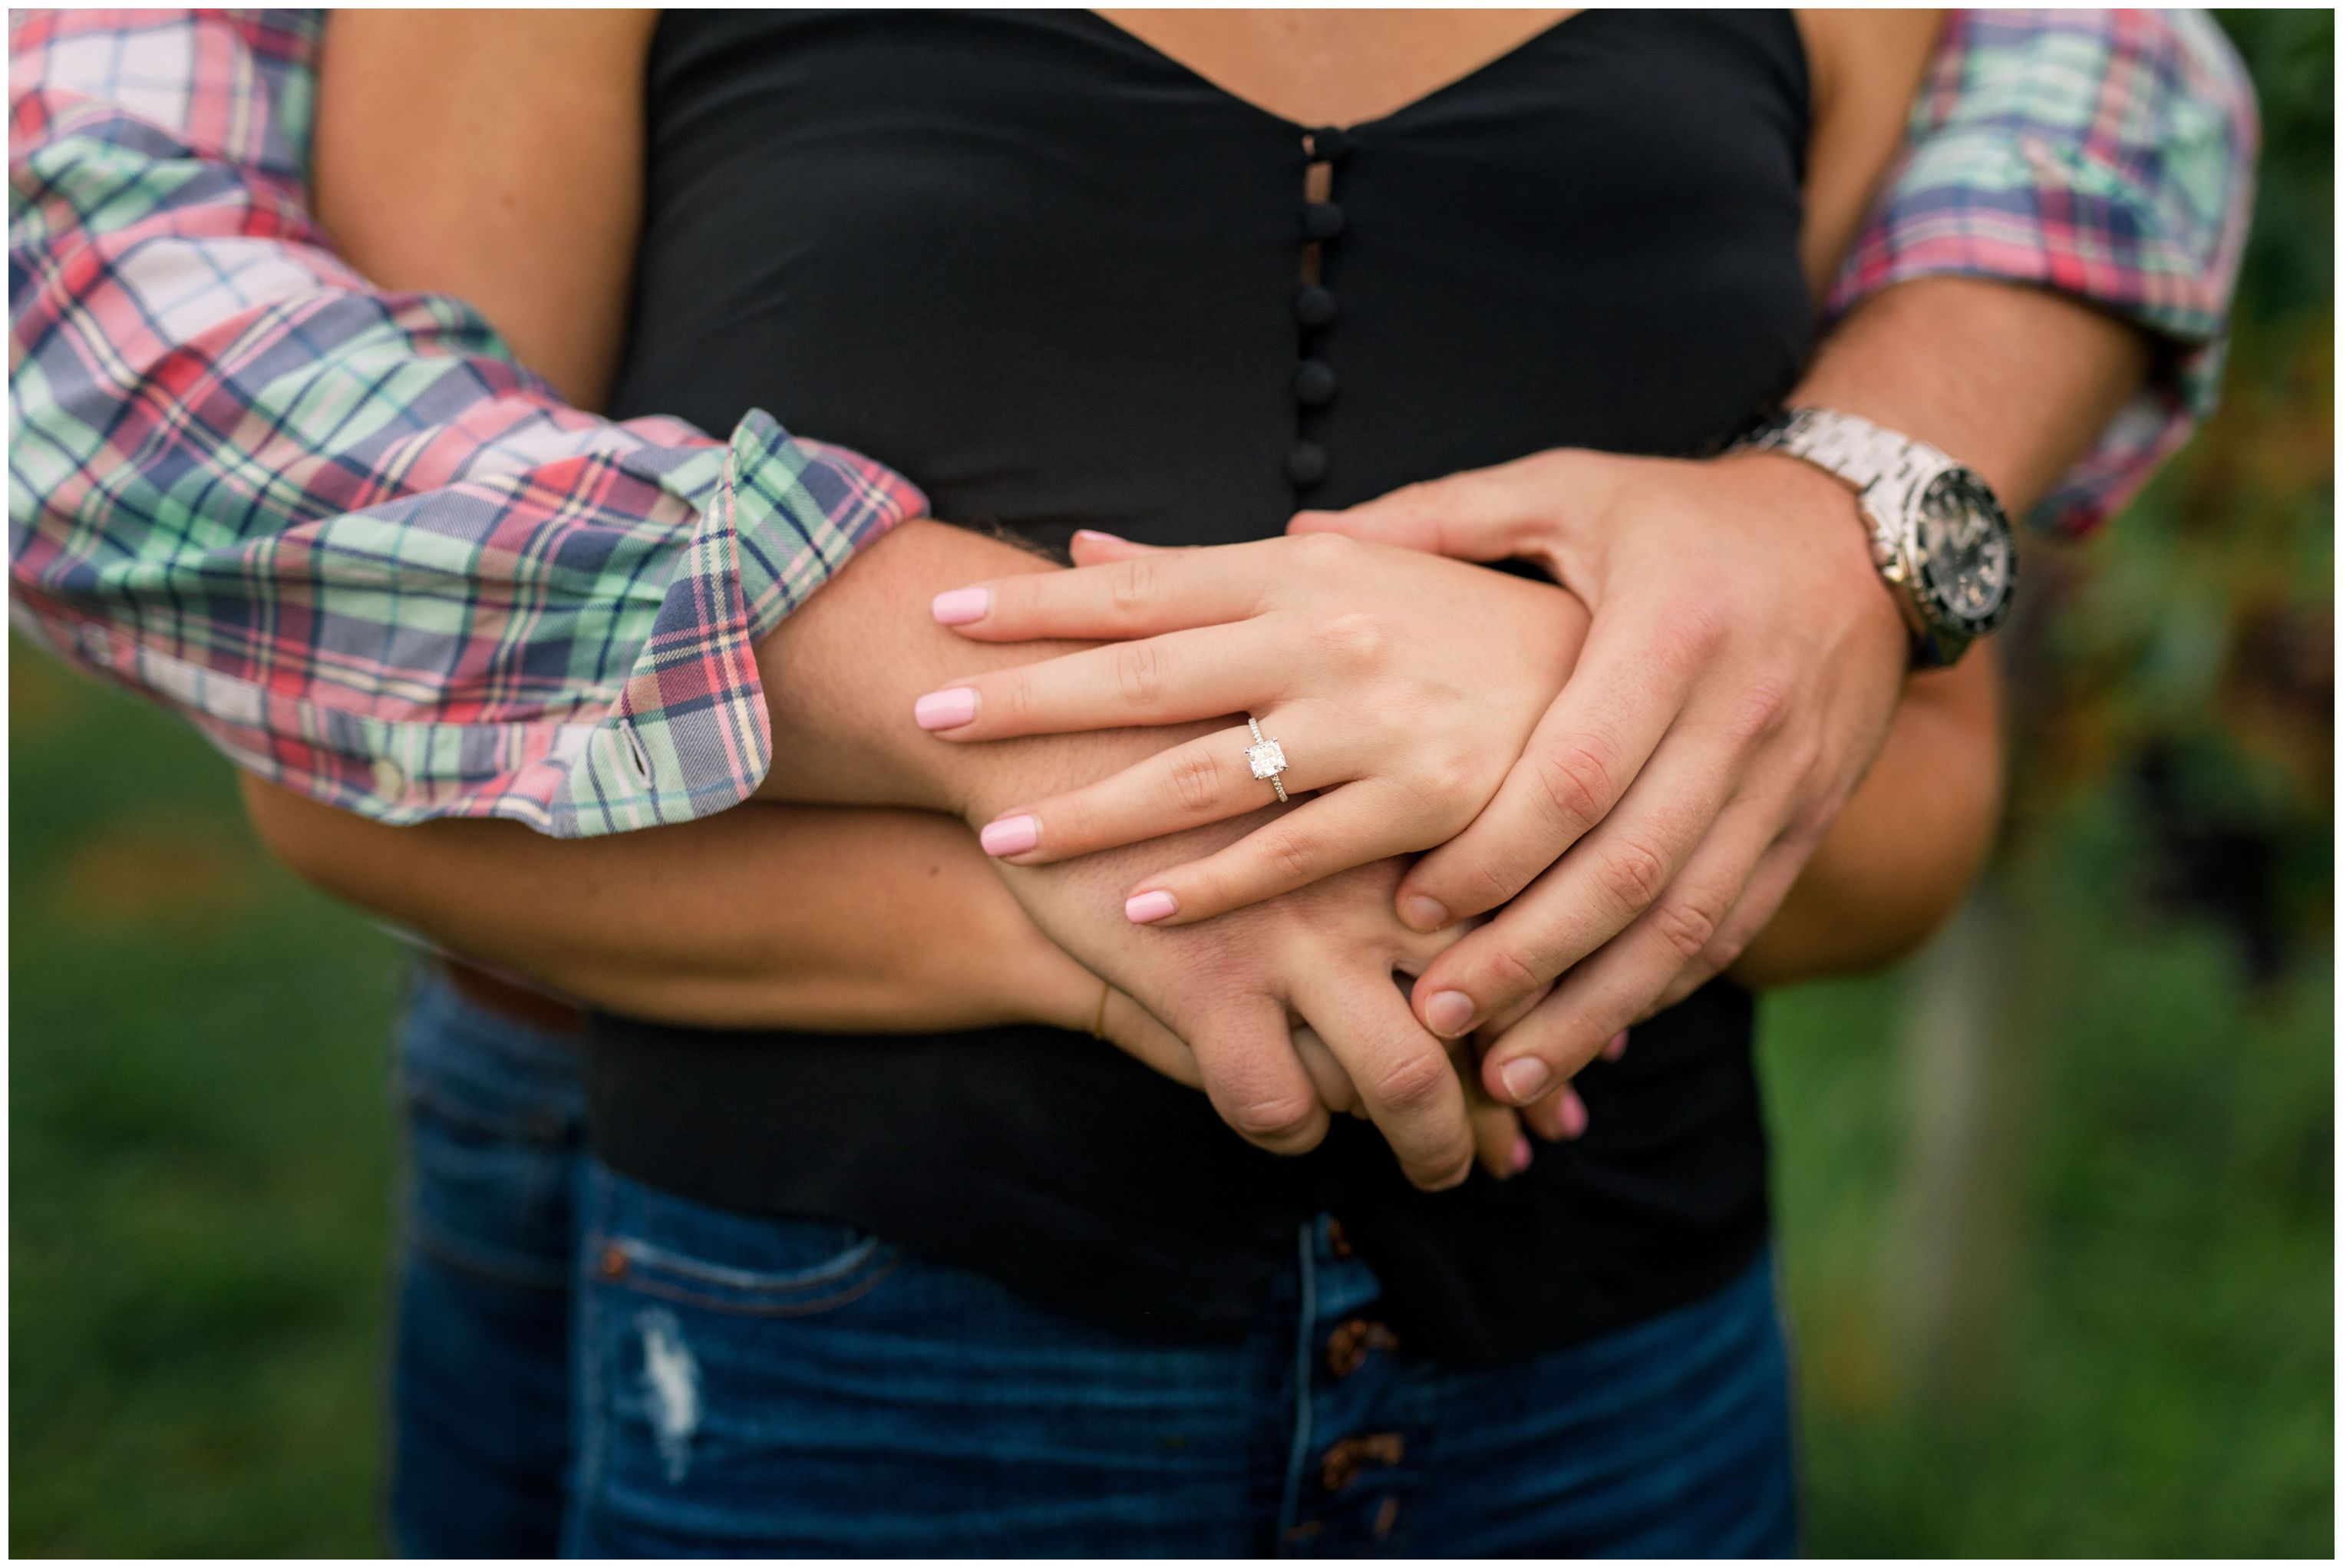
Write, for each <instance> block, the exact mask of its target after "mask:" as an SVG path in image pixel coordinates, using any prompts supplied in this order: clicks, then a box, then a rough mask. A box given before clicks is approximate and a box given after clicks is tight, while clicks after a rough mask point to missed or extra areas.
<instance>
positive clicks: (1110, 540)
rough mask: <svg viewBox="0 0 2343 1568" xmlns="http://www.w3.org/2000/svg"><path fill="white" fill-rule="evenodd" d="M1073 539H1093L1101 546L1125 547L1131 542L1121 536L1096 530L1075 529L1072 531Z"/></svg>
mask: <svg viewBox="0 0 2343 1568" xmlns="http://www.w3.org/2000/svg"><path fill="white" fill-rule="evenodd" d="M1074 538H1078V539H1093V540H1096V541H1097V542H1098V543H1100V544H1102V545H1127V544H1129V543H1130V542H1131V541H1130V540H1129V539H1126V538H1123V537H1122V536H1121V534H1110V533H1103V532H1101V531H1100V530H1099V529H1097V528H1076V529H1075V530H1074Z"/></svg>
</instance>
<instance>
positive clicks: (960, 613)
mask: <svg viewBox="0 0 2343 1568" xmlns="http://www.w3.org/2000/svg"><path fill="white" fill-rule="evenodd" d="M929 608H931V609H932V610H934V612H935V617H936V621H937V623H938V624H939V625H941V626H966V625H967V624H968V623H969V622H970V621H972V620H982V619H983V618H985V617H986V616H987V615H990V613H991V612H992V590H991V589H990V588H953V589H952V590H951V591H950V592H949V593H940V594H938V595H936V600H935V603H934V604H933V605H931V606H930V607H929Z"/></svg>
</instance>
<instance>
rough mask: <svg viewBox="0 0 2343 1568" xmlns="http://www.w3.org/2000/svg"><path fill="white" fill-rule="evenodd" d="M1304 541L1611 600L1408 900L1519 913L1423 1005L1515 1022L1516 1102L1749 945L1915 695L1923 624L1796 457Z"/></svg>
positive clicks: (1485, 479)
mask: <svg viewBox="0 0 2343 1568" xmlns="http://www.w3.org/2000/svg"><path fill="white" fill-rule="evenodd" d="M1292 526H1293V530H1294V531H1295V532H1297V533H1311V532H1327V531H1332V532H1342V533H1347V534H1351V535H1353V536H1354V537H1357V538H1368V539H1376V540H1381V541H1383V542H1385V543H1390V544H1399V545H1406V546H1410V547H1412V548H1418V549H1427V550H1434V551H1437V552H1439V553H1441V554H1443V555H1450V556H1460V557H1463V558H1468V559H1473V560H1502V559H1505V558H1526V559H1530V560H1534V561H1536V562H1538V563H1539V564H1541V565H1542V566H1544V568H1546V569H1547V570H1548V571H1549V572H1551V573H1552V574H1553V575H1554V578H1555V579H1556V580H1557V581H1559V582H1560V583H1561V584H1562V585H1563V586H1564V588H1569V589H1570V590H1572V591H1573V592H1574V593H1575V594H1577V595H1578V597H1579V598H1582V599H1583V600H1584V601H1585V603H1586V606H1587V608H1588V609H1589V610H1590V611H1592V612H1593V616H1594V622H1593V626H1592V627H1591V628H1590V629H1589V631H1588V634H1587V638H1586V645H1585V648H1584V651H1583V652H1582V654H1581V655H1580V658H1579V662H1578V667H1577V669H1576V671H1575V672H1574V674H1573V676H1572V678H1571V680H1570V682H1569V684H1568V685H1567V686H1565V687H1564V689H1563V691H1562V694H1561V696H1560V697H1558V698H1557V699H1555V701H1554V706H1553V707H1552V708H1551V709H1548V711H1547V713H1546V715H1545V718H1544V719H1543V720H1542V721H1541V722H1540V723H1539V725H1538V728H1537V730H1536V733H1535V734H1534V736H1533V737H1532V738H1531V739H1530V743H1529V748H1528V749H1527V751H1525V752H1524V753H1523V757H1522V759H1521V761H1520V762H1519V763H1517V764H1516V765H1515V766H1514V768H1513V771H1512V773H1511V774H1509V775H1508V776H1507V778H1506V779H1505V782H1504V784H1503V787H1502V788H1501V789H1499V790H1498V792H1497V795H1496V798H1495V799H1493V800H1492V801H1491V802H1490V804H1489V806H1488V809H1486V810H1484V811H1483V812H1482V813H1481V815H1480V817H1479V818H1478V819H1475V820H1474V822H1473V825H1472V826H1471V827H1469V828H1467V829H1465V830H1464V831H1463V833H1461V834H1459V835H1458V836H1457V837H1456V838H1455V839H1453V840H1452V841H1451V842H1449V843H1448V844H1446V845H1444V846H1443V847H1442V848H1440V849H1435V850H1433V852H1432V853H1431V854H1429V855H1426V856H1425V857H1424V858H1423V859H1422V860H1421V861H1419V862H1418V863H1417V865H1416V866H1415V868H1414V869H1413V870H1412V871H1410V872H1409V873H1408V875H1407V877H1406V879H1404V881H1403V883H1402V884H1401V886H1400V888H1399V909H1400V911H1401V912H1402V914H1403V916H1404V917H1405V918H1406V920H1407V922H1408V923H1409V924H1410V925H1411V926H1413V927H1415V928H1417V929H1419V930H1433V929H1437V928H1439V927H1441V926H1443V925H1446V924H1447V923H1448V922H1450V921H1453V920H1459V919H1462V918H1463V917H1466V916H1471V915H1477V914H1480V913H1483V911H1486V910H1492V909H1496V908H1497V907H1498V906H1499V905H1503V906H1504V908H1503V910H1500V912H1499V913H1498V914H1497V915H1496V916H1495V918H1494V919H1493V920H1491V921H1490V922H1489V923H1488V924H1487V925H1486V926H1484V927H1483V928H1482V929H1481V930H1478V931H1476V932H1473V934H1472V935H1470V936H1468V937H1466V938H1465V939H1464V940H1462V941H1460V942H1459V943H1457V945H1456V946H1455V947H1453V949H1451V950H1449V951H1448V952H1446V953H1445V954H1443V956H1442V957H1441V958H1439V959H1438V960H1435V961H1434V962H1433V965H1432V967H1431V968H1430V969H1429V970H1426V971H1425V972H1424V975H1423V980H1422V982H1421V983H1420V984H1419V985H1418V986H1417V988H1416V1011H1417V1014H1418V1016H1419V1017H1420V1018H1422V1020H1423V1022H1424V1023H1425V1024H1426V1026H1427V1027H1429V1028H1431V1029H1432V1030H1433V1031H1434V1032H1436V1033H1438V1034H1441V1035H1443V1036H1447V1037H1450V1038H1454V1037H1457V1036H1460V1035H1463V1034H1465V1033H1467V1032H1469V1031H1471V1030H1473V1029H1475V1028H1486V1029H1492V1030H1496V1031H1498V1038H1497V1039H1496V1041H1495V1043H1494V1044H1493V1046H1492V1047H1491V1048H1490V1050H1488V1052H1487V1054H1486V1056H1485V1058H1484V1059H1483V1066H1482V1071H1483V1082H1484V1083H1485V1084H1486V1086H1487V1088H1488V1091H1489V1092H1490V1093H1491V1094H1492V1095H1493V1096H1496V1097H1498V1098H1499V1099H1501V1100H1503V1101H1506V1102H1509V1103H1513V1104H1527V1103H1529V1102H1531V1101H1535V1100H1537V1099H1539V1098H1541V1097H1542V1096H1544V1095H1546V1094H1548V1093H1550V1092H1551V1091H1553V1089H1554V1086H1555V1085H1556V1084H1557V1083H1559V1082H1561V1081H1564V1080H1565V1079H1567V1078H1568V1077H1570V1076H1571V1075H1572V1074H1574V1073H1575V1072H1576V1071H1577V1070H1579V1069H1580V1068H1581V1067H1583V1066H1584V1065H1585V1063H1586V1062H1587V1061H1588V1060H1591V1059H1592V1058H1593V1057H1594V1054H1595V1053H1596V1052H1597V1051H1598V1050H1601V1049H1602V1048H1603V1046H1604V1042H1606V1041H1607V1040H1610V1039H1612V1037H1613V1036H1614V1035H1615V1034H1617V1033H1618V1031H1619V1030H1622V1029H1624V1027H1626V1026H1627V1025H1628V1024H1630V1023H1633V1022H1634V1021H1635V1020H1637V1019H1638V1018H1640V1017H1642V1016H1644V1015H1645V1014H1646V1013H1647V1012H1649V1011H1650V1010H1652V1009H1653V1007H1654V1003H1655V1002H1656V1001H1657V1000H1659V999H1660V997H1661V996H1662V995H1663V994H1664V993H1665V992H1667V991H1669V990H1671V988H1672V987H1673V988H1674V989H1675V990H1679V991H1680V990H1683V989H1684V981H1685V980H1686V979H1687V978H1688V977H1687V975H1686V971H1687V970H1691V971H1692V975H1691V976H1690V977H1689V978H1693V979H1704V978H1706V976H1708V975H1713V974H1715V973H1716V972H1717V971H1718V970H1722V969H1724V968H1725V966H1726V965H1727V964H1729V963H1731V962H1732V961H1733V960H1734V959H1735V957H1736V956H1738V954H1739V953H1740V951H1741V950H1742V948H1743V947H1745V946H1746V945H1747V944H1748V942H1749V941H1750V940H1751V939H1752V938H1754V937H1755V935H1756V934H1757V933H1758V932H1759V931H1760V930H1763V929H1764V928H1765V923H1766V921H1767V920H1770V919H1771V918H1772V916H1773V913H1774V911H1775V909H1776V908H1777V907H1778V906H1779V905H1780V903H1781V902H1782V900H1783V898H1784V897H1785V895H1786V894H1787V893H1788V891H1789V890H1790V887H1791V884H1792V883H1794V882H1795V880H1796V879H1797V876H1798V871H1799V869H1800V868H1801V867H1803V866H1804V865H1805V860H1806V858H1807V857H1808V856H1809V855H1810V854H1812V853H1813V851H1814V849H1815V846H1816V845H1817V844H1819V843H1820V842H1821V840H1822V838H1823V835H1824V834H1825V832H1826V831H1827V830H1828V829H1829V827H1830V824H1831V822H1832V820H1833V819H1835V817H1836V816H1837V814H1838V810H1839V808H1840V807H1841V806H1843V805H1844V804H1845V801H1846V799H1847V798H1848V797H1849V796H1850V795H1851V794H1852V793H1853V792H1854V790H1855V786H1856V784H1857V783H1858V782H1860V781H1861V779H1862V778H1863V774H1864V770H1865V769H1866V768H1867V767H1869V766H1870V763H1871V760H1872V759H1873V758H1874V757H1875V755H1876V754H1877V752H1878V749H1879V747H1880V744H1881V742H1882V741H1883V739H1885V736H1886V733H1887V729H1888V725H1889V722H1890V720H1891V719H1893V717H1894V715H1895V711H1896V700H1897V698H1898V696H1899V694H1900V692H1901V690H1902V688H1903V680H1904V674H1905V670H1906V663H1907V643H1906V633H1905V629H1904V627H1903V623H1902V620H1901V618H1900V617H1899V616H1898V614H1897V612H1896V606H1895V603H1894V601H1893V599H1892V598H1890V597H1889V595H1888V593H1887V591H1886V589H1885V588H1884V587H1883V586H1882V585H1881V583H1880V582H1879V580H1878V578H1877V575H1876V572H1875V569H1874V568H1873V566H1872V563H1871V559H1870V553H1869V549H1868V548H1867V539H1866V535H1865V529H1864V528H1863V527H1862V525H1861V523H1860V521H1859V519H1858V518H1857V516H1856V512H1855V500H1854V497H1853V495H1852V494H1851V493H1850V492H1849V491H1848V490H1846V489H1845V487H1843V486H1841V485H1839V484H1837V483H1836V482H1835V481H1834V480H1832V479H1831V478H1829V477H1827V476H1825V475H1823V474H1821V473H1819V472H1817V471H1816V470H1815V469H1813V468H1811V467H1807V466H1806V465H1805V464H1803V463H1800V462H1798V461H1796V460H1795V459H1791V458H1785V457H1773V456H1764V455H1743V456H1735V457H1725V458H1721V459H1717V460H1715V461H1712V462H1704V463H1689V462H1673V461H1666V460H1663V459H1658V458H1648V457H1614V456H1608V455H1604V454H1600V453H1594V452H1584V451H1573V450H1562V451H1554V452H1546V453H1541V454H1539V455H1537V456H1535V457H1525V458H1523V459H1521V460H1519V461H1517V462H1513V463H1508V464H1505V465H1503V466H1502V467H1494V468H1487V469H1483V470H1480V471H1477V472H1474V473H1468V474H1459V475H1455V476H1453V477H1449V478H1446V479H1442V480H1437V481H1434V482H1433V483H1430V484H1423V485H1415V486H1411V487H1407V488H1406V489H1403V490H1398V491H1395V492H1393V494H1392V495H1389V496H1386V497H1384V498H1382V499H1380V500H1376V501H1373V502H1369V503H1368V504H1366V505H1364V506H1362V507H1356V508H1352V509H1350V510H1349V511H1346V512H1340V513H1303V514H1302V515H1301V516H1299V517H1297V518H1295V519H1294V521H1293V525H1292ZM1508 900H1510V902H1508ZM1614 938H1616V939H1617V940H1613V939H1614ZM1590 955H1591V956H1590ZM1558 976H1560V977H1564V978H1562V980H1561V982H1560V983H1559V984H1558V985H1555V986H1554V990H1552V992H1551V994H1549V995H1545V997H1544V1000H1543V1001H1541V1000H1539V998H1540V995H1541V993H1542V992H1544V988H1545V987H1546V986H1547V985H1548V984H1549V982H1552V981H1554V980H1555V979H1556V977H1558ZM1524 1015H1526V1016H1524Z"/></svg>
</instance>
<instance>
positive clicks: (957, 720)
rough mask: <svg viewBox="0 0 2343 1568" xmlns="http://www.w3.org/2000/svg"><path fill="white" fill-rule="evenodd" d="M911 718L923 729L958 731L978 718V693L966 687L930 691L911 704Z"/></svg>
mask: <svg viewBox="0 0 2343 1568" xmlns="http://www.w3.org/2000/svg"><path fill="white" fill-rule="evenodd" d="M911 717H912V718H913V719H917V720H918V721H919V725H920V729H959V728H960V726H961V725H963V724H966V723H967V722H968V721H969V720H970V719H973V718H975V717H976V693H975V692H973V691H970V689H968V688H967V687H965V686H955V687H953V688H951V689H950V690H948V691H930V692H929V693H928V694H927V695H926V696H925V697H922V698H921V699H920V700H919V701H917V702H915V703H913V704H911Z"/></svg>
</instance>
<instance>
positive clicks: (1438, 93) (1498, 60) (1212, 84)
mask: <svg viewBox="0 0 2343 1568" xmlns="http://www.w3.org/2000/svg"><path fill="white" fill-rule="evenodd" d="M1596 9H1598V8H1597V7H1592V6H1587V7H1581V8H1580V9H1578V10H1575V11H1572V12H1571V13H1570V14H1569V15H1564V16H1557V17H1555V18H1554V20H1553V21H1551V22H1549V23H1547V24H1546V25H1544V26H1543V27H1541V28H1539V29H1538V30H1537V31H1536V32H1534V33H1532V34H1531V35H1529V36H1528V37H1526V38H1523V39H1522V40H1520V41H1519V42H1517V43H1515V44H1513V45H1511V46H1510V47H1508V48H1505V49H1503V50H1501V51H1499V52H1498V53H1497V54H1494V55H1490V56H1489V58H1487V59H1485V60H1483V61H1482V62H1481V63H1480V64H1479V65H1474V66H1472V67H1470V68H1469V69H1467V70H1466V71H1465V72H1464V73H1463V75H1456V76H1451V77H1450V78H1449V79H1448V80H1446V81H1444V82H1442V83H1440V84H1439V85H1436V86H1434V87H1432V88H1430V89H1429V90H1427V91H1425V92H1423V93H1420V94H1418V95H1416V96H1414V97H1413V98H1410V99H1409V100H1408V101H1407V102H1406V103H1404V104H1402V105H1401V106H1399V107H1397V108H1395V109H1392V110H1389V111H1387V112H1385V113H1383V114H1380V115H1375V116H1371V117H1369V118H1367V119H1363V120H1352V121H1350V122H1348V123H1346V124H1342V125H1334V126H1328V125H1309V124H1305V123H1304V122H1302V121H1301V120H1297V119H1294V118H1292V116H1287V115H1282V114H1280V113H1278V112H1277V111H1276V110H1275V109H1272V108H1271V107H1270V106H1268V105H1266V104H1262V103H1259V102H1257V101H1255V100H1254V99H1252V98H1248V97H1246V96H1245V95H1243V94H1242V93H1239V92H1236V91H1234V90H1233V89H1232V88H1229V87H1226V86H1223V85H1222V84H1221V83H1219V82H1216V81H1214V80H1213V79H1212V77H1210V76H1208V75H1205V74H1204V73H1203V72H1202V71H1200V70H1198V69H1197V68H1196V67H1195V66H1193V65H1190V64H1188V62H1187V61H1185V60H1182V58H1180V56H1178V55H1174V54H1172V53H1170V52H1169V51H1167V50H1165V49H1164V48H1163V47H1161V45H1157V44H1155V43H1153V42H1151V40H1149V39H1146V38H1142V37H1141V36H1140V35H1138V34H1136V33H1134V32H1132V31H1131V29H1130V28H1128V27H1126V26H1124V25H1122V24H1121V23H1120V22H1117V21H1116V20H1115V19H1114V18H1112V17H1111V16H1107V15H1102V14H1101V13H1100V12H1099V11H1097V10H1095V9H1093V8H1091V7H1087V6H1086V7H1084V8H1083V10H1082V15H1085V16H1087V17H1089V18H1090V19H1091V21H1093V22H1095V23H1097V24H1098V25H1100V26H1101V27H1103V28H1105V29H1106V30H1107V31H1108V32H1109V33H1110V34H1111V35H1113V36H1114V37H1115V38H1116V39H1117V40H1119V41H1121V43H1123V44H1125V45H1129V46H1131V47H1132V48H1135V49H1138V50H1139V51H1140V52H1141V53H1142V54H1144V55H1146V56H1147V57H1148V58H1149V59H1150V60H1151V61H1153V62H1155V63H1156V64H1158V65H1162V66H1163V67H1165V68H1166V69H1169V70H1172V71H1176V72H1178V73H1179V74H1180V75H1182V76H1184V77H1186V78H1187V79H1188V80H1190V81H1192V82H1194V83H1196V84H1197V85H1201V86H1202V87H1204V88H1206V89H1207V90H1209V91H1210V92H1211V93H1212V94H1213V95H1215V96H1217V97H1219V98H1220V99H1221V100H1222V101H1223V102H1225V103H1229V104H1232V105H1234V106H1237V107H1238V108H1241V109H1243V110H1246V111H1248V112H1249V113H1251V114H1253V115H1256V116H1260V117H1261V118H1262V119H1264V120H1268V121H1270V122H1272V124H1275V125H1278V126H1283V127H1285V128H1286V129H1289V130H1291V131H1293V132H1294V133H1295V134H1297V135H1306V134H1308V133H1309V132H1311V131H1313V130H1321V129H1332V130H1341V131H1343V132H1345V133H1350V134H1355V133H1357V132H1360V131H1363V130H1367V129H1370V128H1373V127H1375V126H1389V125H1391V124H1392V123H1393V122H1394V121H1397V120H1400V119H1403V118H1404V117H1406V116H1409V115H1413V114H1414V113H1415V112H1416V111H1417V110H1419V109H1423V108H1424V107H1426V106H1428V105H1431V104H1433V103H1434V102H1435V101H1437V100H1439V99H1441V98H1443V97H1446V96H1447V95H1450V94H1452V93H1454V92H1457V91H1459V90H1461V89H1463V88H1464V87H1466V86H1469V85H1472V84H1473V83H1474V82H1477V81H1479V80H1480V79H1481V78H1482V77H1483V76H1486V75H1489V74H1490V73H1491V72H1493V71H1495V70H1497V69H1498V68H1500V67H1501V66H1503V65H1506V64H1507V63H1509V62H1510V61H1512V60H1513V58H1514V56H1516V55H1521V54H1523V53H1524V52H1526V51H1527V50H1528V49H1530V48H1531V47H1533V46H1534V45H1537V44H1540V43H1543V42H1544V40H1545V39H1547V38H1548V37H1551V36H1552V35H1554V33H1556V32H1558V31H1560V30H1561V29H1562V28H1564V27H1567V26H1569V25H1572V24H1573V23H1575V22H1580V21H1583V20H1584V19H1585V18H1586V17H1588V16H1591V15H1594V12H1595V10H1596Z"/></svg>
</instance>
